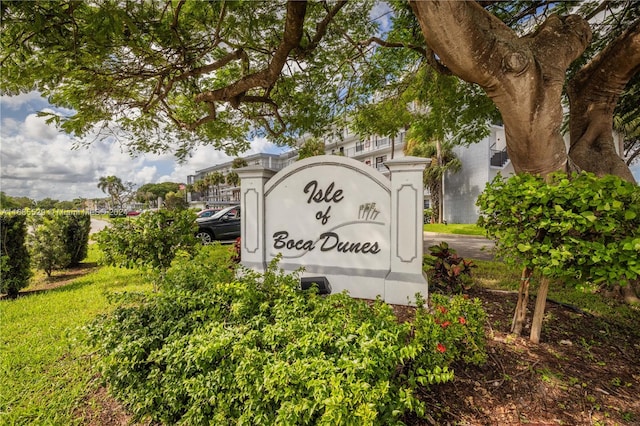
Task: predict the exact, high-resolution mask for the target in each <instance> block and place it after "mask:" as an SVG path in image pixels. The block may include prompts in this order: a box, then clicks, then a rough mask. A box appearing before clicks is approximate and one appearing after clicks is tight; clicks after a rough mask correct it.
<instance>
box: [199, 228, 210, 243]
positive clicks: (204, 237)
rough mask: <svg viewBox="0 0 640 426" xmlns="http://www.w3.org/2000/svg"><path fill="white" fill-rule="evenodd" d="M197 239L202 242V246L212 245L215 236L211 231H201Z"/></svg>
mask: <svg viewBox="0 0 640 426" xmlns="http://www.w3.org/2000/svg"><path fill="white" fill-rule="evenodd" d="M196 237H197V238H199V239H200V241H202V244H211V243H212V242H213V234H211V232H209V231H204V230H200V231H198V233H197V234H196Z"/></svg>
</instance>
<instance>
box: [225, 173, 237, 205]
mask: <svg viewBox="0 0 640 426" xmlns="http://www.w3.org/2000/svg"><path fill="white" fill-rule="evenodd" d="M226 181H227V185H230V186H233V187H234V189H233V190H232V194H233V196H232V197H233V200H234V201H236V199H238V200H239V199H240V191H239V190H236V188H235V187H237V186H238V185H240V176H239V175H238V173H236V172H233V171H231V172H229V173H227V177H226Z"/></svg>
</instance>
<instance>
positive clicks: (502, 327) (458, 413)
mask: <svg viewBox="0 0 640 426" xmlns="http://www.w3.org/2000/svg"><path fill="white" fill-rule="evenodd" d="M470 296H471V297H478V298H479V299H480V300H482V302H483V306H484V308H485V310H486V312H487V316H488V324H487V353H488V359H487V362H486V364H485V365H483V366H481V367H474V366H471V367H469V366H457V367H456V368H455V373H456V378H455V380H454V381H453V382H451V383H447V384H445V385H441V386H438V387H436V388H432V389H431V390H425V391H424V392H423V394H422V397H423V399H424V400H425V401H426V402H427V403H428V406H429V408H430V410H431V412H430V418H429V419H427V420H415V421H411V424H412V425H453V424H455V425H521V424H522V425H525V424H526V425H640V329H639V328H635V329H631V328H629V327H628V326H627V327H625V326H624V325H622V324H620V323H617V322H610V321H606V320H604V319H601V318H597V317H594V316H592V315H590V314H587V313H584V312H580V311H579V310H577V309H575V308H572V307H570V306H563V305H560V304H558V303H554V302H552V301H548V302H547V309H546V316H545V321H544V324H543V330H542V341H541V343H540V344H537V345H536V344H533V343H531V342H529V340H528V339H527V337H528V333H529V328H526V329H525V330H524V333H523V336H524V337H518V338H516V337H514V336H513V335H510V334H509V327H510V324H511V318H512V316H513V311H514V309H515V305H516V302H517V296H516V294H510V293H505V292H499V291H488V290H485V289H474V290H473V291H471V293H470ZM533 304H534V301H533V300H531V301H530V302H529V308H530V309H533ZM529 316H531V313H529ZM638 318H639V319H640V312H639V313H638Z"/></svg>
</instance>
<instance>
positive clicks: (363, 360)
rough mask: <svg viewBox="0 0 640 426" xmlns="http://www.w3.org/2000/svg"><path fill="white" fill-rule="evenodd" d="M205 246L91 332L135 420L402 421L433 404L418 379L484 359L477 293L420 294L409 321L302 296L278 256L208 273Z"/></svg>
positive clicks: (439, 377) (442, 377)
mask: <svg viewBox="0 0 640 426" xmlns="http://www.w3.org/2000/svg"><path fill="white" fill-rule="evenodd" d="M202 250H203V251H202V253H201V255H198V256H195V258H194V259H195V263H194V262H193V260H189V261H186V260H185V261H182V259H177V260H176V261H175V262H174V265H173V266H172V267H171V268H170V269H169V270H168V271H167V274H166V280H167V284H166V285H163V287H162V288H163V289H164V291H162V292H160V293H156V294H153V295H147V296H145V297H144V299H143V300H141V301H140V302H139V303H137V304H132V303H131V300H130V299H127V300H126V301H125V302H124V303H123V305H122V306H120V307H119V308H118V309H116V310H115V311H114V313H113V314H111V315H108V316H105V317H103V318H101V319H100V320H99V321H97V322H95V323H94V324H93V325H92V326H91V327H90V329H89V331H90V335H91V339H92V343H93V344H94V345H95V347H96V348H97V350H98V353H99V355H100V357H99V358H100V359H99V368H100V371H101V373H102V377H103V379H104V380H105V381H106V382H107V383H108V384H109V385H110V389H111V391H112V393H113V394H114V395H115V396H116V397H117V398H118V399H120V400H121V401H123V402H124V403H125V404H126V405H127V406H128V407H129V408H130V410H131V411H132V412H133V413H134V415H135V416H136V418H137V419H142V418H145V417H147V418H151V419H152V420H153V421H155V422H162V423H165V424H188V425H196V424H216V425H225V424H251V425H258V424H269V425H271V424H295V425H307V424H309V425H310V424H330V425H362V424H379V425H389V424H401V423H402V419H403V416H405V415H406V414H408V413H409V412H412V413H415V414H416V415H418V416H421V415H423V414H425V413H424V411H425V406H424V404H423V403H422V402H421V401H420V400H419V399H418V398H417V397H416V394H417V392H418V390H419V387H420V386H429V385H431V384H435V383H442V382H446V381H449V380H452V378H453V371H452V370H451V369H450V366H451V364H452V363H453V362H454V361H456V360H462V361H465V362H473V363H480V362H483V360H484V356H485V353H484V333H483V324H484V318H485V317H484V312H483V310H482V308H481V306H480V302H479V301H478V300H475V301H470V300H466V299H464V298H462V297H460V296H455V297H453V298H447V297H445V296H439V295H434V298H433V300H432V304H433V306H434V307H435V308H434V309H435V310H434V311H433V312H429V310H428V309H427V308H426V307H425V305H424V301H422V300H419V299H418V300H417V303H418V308H417V310H416V317H415V320H414V322H413V323H402V324H400V323H398V321H397V319H396V317H395V315H394V313H393V309H392V307H391V306H389V305H387V304H385V303H383V302H382V301H380V300H377V301H374V302H371V303H367V302H366V301H363V300H357V299H352V298H350V297H349V296H348V295H346V294H334V295H330V296H326V297H325V296H320V295H318V294H317V293H316V292H315V290H311V291H304V292H303V291H301V290H299V281H298V278H297V277H296V276H295V275H284V274H282V273H281V272H279V271H278V270H277V266H276V263H275V262H274V263H272V264H271V265H270V267H269V269H268V271H267V272H266V273H265V274H264V275H259V274H256V273H254V272H250V271H242V272H243V273H242V276H241V277H240V278H238V279H236V280H233V281H230V280H228V278H229V277H228V271H229V263H228V262H227V261H226V260H223V261H222V262H220V264H219V265H218V268H217V269H216V270H213V269H215V268H212V267H211V266H209V267H208V268H209V270H205V271H204V272H203V271H200V270H199V267H198V266H192V265H194V264H198V263H200V264H202V263H205V262H204V259H205V258H206V256H207V254H206V253H207V252H206V251H205V250H212V249H211V248H203V249H202ZM208 253H211V252H208ZM199 256H201V257H199ZM190 264H191V265H190ZM209 265H210V264H209Z"/></svg>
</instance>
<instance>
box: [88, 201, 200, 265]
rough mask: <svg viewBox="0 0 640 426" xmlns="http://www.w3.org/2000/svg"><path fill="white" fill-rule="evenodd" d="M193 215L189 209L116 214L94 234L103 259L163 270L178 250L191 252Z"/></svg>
mask: <svg viewBox="0 0 640 426" xmlns="http://www.w3.org/2000/svg"><path fill="white" fill-rule="evenodd" d="M195 218H196V215H195V214H194V213H193V212H191V211H188V210H183V211H169V210H166V209H161V210H158V211H155V212H145V213H143V214H141V215H139V216H136V217H133V218H123V219H119V218H116V219H114V220H113V221H112V226H109V227H107V228H105V229H103V230H102V231H100V232H98V233H97V234H95V236H94V239H95V240H96V241H97V242H98V246H99V247H100V249H101V250H102V252H103V255H104V257H103V259H102V261H103V263H105V264H107V265H112V266H118V267H125V268H135V267H143V268H147V269H151V270H157V271H159V272H163V271H165V270H166V269H167V268H168V267H169V266H170V265H171V262H172V261H173V259H174V258H175V256H176V255H177V254H178V253H179V252H180V251H187V252H192V251H193V250H194V248H195V246H196V244H197V241H198V240H197V239H196V238H195V233H196V230H197V225H196V222H195Z"/></svg>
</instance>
